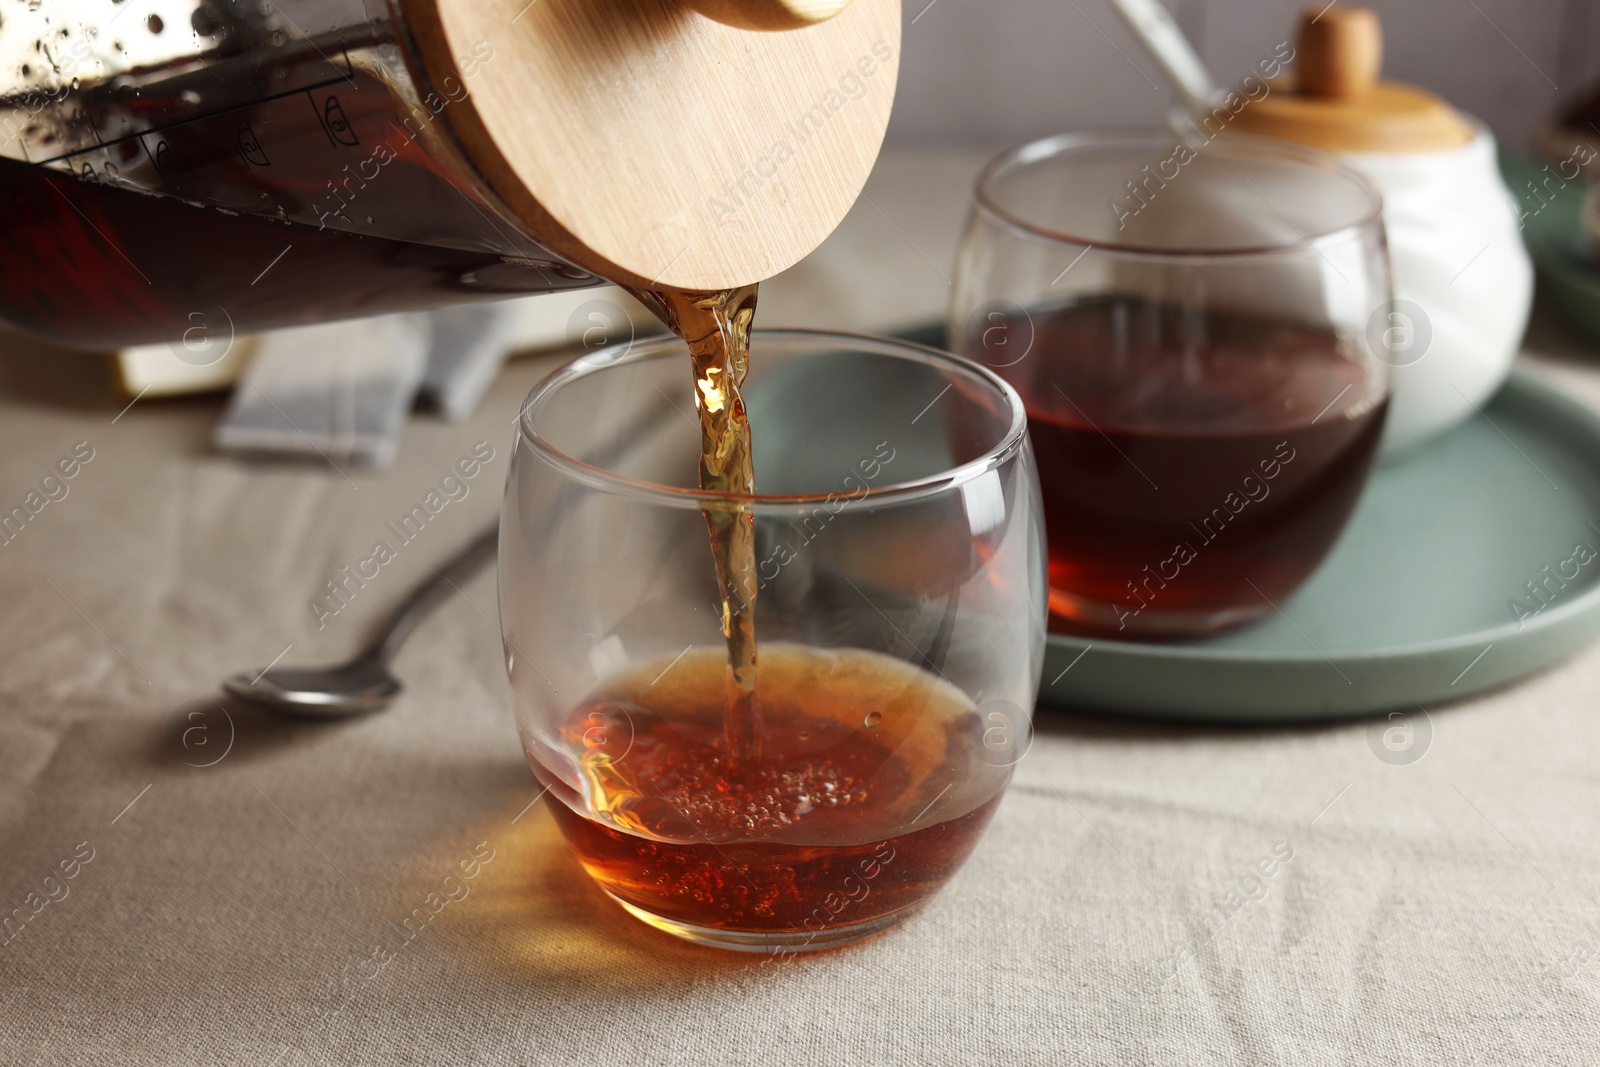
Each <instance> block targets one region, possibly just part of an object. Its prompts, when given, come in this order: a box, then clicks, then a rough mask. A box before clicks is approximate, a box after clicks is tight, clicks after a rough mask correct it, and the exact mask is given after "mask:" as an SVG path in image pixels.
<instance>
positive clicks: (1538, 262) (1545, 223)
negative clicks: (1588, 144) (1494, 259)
mask: <svg viewBox="0 0 1600 1067" xmlns="http://www.w3.org/2000/svg"><path fill="white" fill-rule="evenodd" d="M1555 169H1556V168H1555V167H1554V166H1552V167H1551V169H1550V171H1546V170H1544V164H1543V163H1538V164H1535V163H1534V162H1532V161H1530V160H1526V159H1522V158H1520V157H1518V156H1513V155H1510V154H1502V155H1501V157H1500V172H1501V174H1502V175H1503V176H1504V177H1505V180H1506V184H1507V185H1508V186H1510V188H1511V190H1512V193H1513V195H1514V196H1515V197H1516V198H1517V209H1518V211H1519V212H1521V214H1522V225H1523V229H1522V238H1523V243H1525V244H1526V245H1527V246H1528V254H1529V255H1530V256H1532V257H1533V262H1534V265H1535V266H1537V267H1538V268H1539V281H1540V285H1541V291H1542V292H1543V293H1544V294H1545V295H1546V296H1547V297H1549V298H1550V300H1551V301H1552V302H1553V303H1554V304H1555V306H1556V308H1557V310H1559V311H1560V312H1561V317H1562V318H1563V319H1565V320H1566V322H1567V324H1568V325H1569V326H1571V327H1572V328H1573V329H1574V330H1576V331H1577V332H1578V333H1580V334H1582V335H1583V336H1584V337H1585V338H1587V339H1588V340H1590V341H1596V342H1600V268H1597V267H1596V266H1595V264H1594V262H1593V261H1592V260H1591V259H1590V258H1589V256H1588V254H1587V250H1586V248H1585V244H1586V242H1587V238H1586V236H1585V235H1584V230H1583V222H1582V216H1583V190H1584V186H1583V183H1582V182H1577V181H1571V182H1567V183H1565V184H1564V185H1562V186H1561V187H1560V188H1556V186H1557V185H1558V184H1560V183H1559V175H1557V176H1556V178H1555V179H1552V176H1551V172H1553V171H1555ZM1530 182H1531V183H1533V184H1532V188H1537V189H1539V190H1541V191H1542V192H1543V194H1544V195H1545V196H1548V197H1549V198H1550V199H1549V200H1548V202H1547V201H1545V200H1544V199H1543V197H1542V196H1540V195H1539V194H1537V193H1534V192H1530V191H1529V189H1530V185H1529V183H1530Z"/></svg>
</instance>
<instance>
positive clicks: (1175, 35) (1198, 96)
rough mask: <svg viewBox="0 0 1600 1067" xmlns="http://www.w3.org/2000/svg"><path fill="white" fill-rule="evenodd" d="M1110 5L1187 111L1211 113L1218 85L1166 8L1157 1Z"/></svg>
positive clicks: (1129, 0) (1125, 1)
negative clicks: (1156, 66)
mask: <svg viewBox="0 0 1600 1067" xmlns="http://www.w3.org/2000/svg"><path fill="white" fill-rule="evenodd" d="M1111 6H1112V7H1114V8H1116V9H1117V14H1119V15H1121V16H1122V19H1123V21H1124V22H1126V23H1127V24H1128V28H1129V29H1130V30H1132V31H1133V33H1134V36H1136V37H1138V38H1139V42H1140V43H1141V44H1143V45H1144V46H1145V49H1146V50H1147V51H1148V52H1149V53H1150V55H1151V57H1152V58H1153V59H1154V60H1155V61H1156V63H1157V64H1158V65H1160V67H1161V70H1162V72H1163V73H1164V74H1166V76H1167V78H1168V80H1170V81H1171V82H1172V85H1173V87H1174V88H1175V89H1177V90H1178V95H1179V96H1181V97H1183V104H1184V109H1185V110H1186V111H1188V112H1189V114H1190V115H1191V116H1192V117H1195V118H1202V117H1204V116H1205V115H1207V114H1209V113H1210V111H1211V109H1212V108H1213V107H1214V106H1216V96H1217V84H1216V82H1214V81H1212V80H1211V74H1210V72H1209V71H1207V70H1206V66H1205V64H1204V63H1203V62H1201V60H1200V57H1199V56H1198V55H1196V54H1195V51H1194V47H1193V46H1192V45H1190V44H1189V39H1188V38H1187V37H1185V36H1184V35H1183V31H1182V30H1181V29H1179V28H1178V24H1177V23H1176V22H1174V21H1173V18H1172V15H1171V14H1169V13H1168V11H1167V9H1166V8H1165V7H1162V6H1161V4H1160V3H1159V2H1158V0H1111Z"/></svg>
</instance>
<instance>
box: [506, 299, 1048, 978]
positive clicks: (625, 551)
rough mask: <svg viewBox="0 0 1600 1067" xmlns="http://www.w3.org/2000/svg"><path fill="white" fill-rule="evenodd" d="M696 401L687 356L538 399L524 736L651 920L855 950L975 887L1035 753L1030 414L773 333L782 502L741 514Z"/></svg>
mask: <svg viewBox="0 0 1600 1067" xmlns="http://www.w3.org/2000/svg"><path fill="white" fill-rule="evenodd" d="M692 383H693V375H692V373H691V368H690V362H689V359H688V355H687V353H686V351H685V348H684V345H683V342H681V341H679V340H678V339H677V338H665V339H655V340H649V341H643V342H638V343H633V344H631V345H622V346H617V347H613V348H606V349H601V350H598V351H596V352H593V353H591V354H589V355H587V356H584V357H583V358H581V359H579V360H578V361H577V362H575V363H573V364H571V365H569V366H568V367H566V368H564V369H563V370H561V371H558V372H557V373H556V374H554V375H553V376H551V377H550V378H549V379H547V380H546V381H545V382H544V383H543V384H542V385H540V386H539V387H538V388H536V389H535V390H534V391H533V393H532V394H530V396H529V397H528V400H527V403H526V405H525V407H524V410H523V413H522V417H521V420H520V426H519V432H518V441H517V447H516V449H515V458H514V461H513V465H512V470H511V474H510V481H509V484H508V487H507V495H506V502H505V510H504V516H503V519H502V525H501V531H500V617H501V620H502V623H503V634H504V637H505V652H506V659H507V663H508V666H509V670H510V675H511V685H512V692H513V700H514V704H515V709H516V716H517V725H518V730H519V733H520V735H521V738H522V743H523V746H524V748H525V750H526V751H527V754H528V759H529V762H530V763H531V764H532V766H533V770H534V772H535V774H536V775H537V776H538V778H539V779H540V781H541V782H542V783H543V784H544V785H546V786H547V787H548V788H549V791H550V794H551V797H552V798H553V799H554V801H555V803H554V804H552V810H553V811H554V813H555V818H556V822H557V823H558V824H559V825H560V827H561V829H562V832H563V833H564V834H565V836H566V838H567V841H568V842H569V844H570V845H571V847H572V850H573V851H574V852H575V853H576V854H577V857H578V859H579V860H580V861H581V862H582V864H583V866H584V868H585V869H586V870H587V871H588V872H589V874H590V875H591V876H592V877H593V878H594V879H595V881H597V882H598V883H599V884H600V885H601V887H602V888H603V889H604V890H605V891H606V892H607V893H609V894H610V895H611V896H612V897H613V898H614V899H616V900H617V902H618V903H620V904H621V905H622V906H623V907H624V908H626V909H627V910H628V911H629V912H631V913H633V914H634V915H635V916H637V917H639V918H640V919H643V920H644V921H645V922H647V923H650V924H651V925H653V926H656V927H658V928H660V929H663V930H666V931H668V932H670V933H673V934H676V935H678V936H680V937H684V938H687V939H689V940H692V941H696V942H700V943H702V944H709V945H715V946H719V947H723V948H733V949H745V950H751V951H775V950H793V951H799V950H804V949H814V948H823V947H828V946H832V945H838V944H843V943H845V942H848V941H853V940H856V939H858V938H861V937H865V936H868V935H870V934H873V933H875V932H877V931H879V930H882V929H884V928H885V927H887V926H889V925H891V924H892V923H894V922H896V921H898V920H899V919H900V918H902V917H903V916H904V915H906V914H907V912H908V910H909V909H911V908H913V907H915V906H916V905H917V904H920V903H921V902H922V901H924V900H925V899H926V898H928V897H929V896H930V895H932V894H933V893H934V892H936V891H937V890H938V889H939V887H940V886H941V885H943V884H944V882H945V881H946V880H947V879H948V878H949V877H950V876H951V875H952V874H954V873H955V871H956V869H957V868H958V867H960V866H961V864H962V863H963V862H964V861H965V860H966V858H967V855H968V853H970V852H971V850H972V848H973V846H974V845H975V844H976V843H977V840H978V837H979V835H980V834H981V833H982V832H983V829H984V827H985V826H986V825H987V823H988V821H989V819H990V817H991V816H992V815H993V813H994V811H995V808H996V806H997V805H998V804H999V801H1000V796H1001V793H1002V792H1003V791H1004V789H1005V787H1006V784H1007V782H1008V781H1009V780H1010V777H1011V769H1012V766H1013V764H1015V762H1016V761H1017V759H1018V758H1019V757H1020V756H1021V755H1022V753H1023V752H1024V751H1025V750H1026V747H1027V743H1028V740H1029V738H1030V737H1031V733H1030V717H1031V709H1032V707H1033V701H1034V697H1035V695H1036V694H1037V691H1038V684H1039V671H1040V669H1041V664H1042V661H1043V648H1044V632H1045V614H1046V613H1045V576H1044V544H1043V528H1042V525H1041V519H1040V512H1039V503H1038V492H1039V490H1038V479H1037V476H1036V474H1035V471H1034V467H1033V455H1032V452H1031V451H1030V449H1029V445H1028V437H1027V426H1026V419H1025V415H1024V413H1023V409H1022V404H1021V401H1020V400H1019V398H1018V397H1017V394H1016V392H1015V391H1014V390H1012V388H1011V387H1010V386H1008V385H1006V384H1005V383H1004V382H1003V381H1002V380H1000V379H999V378H998V377H997V376H995V375H994V374H993V373H991V372H989V371H987V370H985V369H983V368H981V367H976V366H973V365H972V364H970V363H968V362H967V361H965V360H961V359H958V358H956V357H953V356H950V355H947V354H945V353H941V352H937V351H934V350H933V349H928V348H921V347H918V346H915V345H909V344H900V343H897V342H892V341H880V340H874V339H869V338H862V337H851V336H844V335H835V334H825V333H811V332H804V331H795V332H762V331H758V332H757V333H756V334H755V335H754V338H753V341H752V345H751V354H750V373H749V377H748V379H747V380H746V382H745V386H744V397H745V401H746V405H747V410H748V412H749V416H750V425H751V430H752V436H753V440H754V454H755V476H756V484H757V486H758V488H759V490H760V492H759V494H755V495H740V494H722V493H715V492H706V491H702V490H701V489H700V488H699V487H698V486H699V481H698V464H699V460H700V445H701V442H700V436H699V431H698V428H697V425H696V423H695V419H694V411H695V406H694V398H693V395H692V388H693V384H692ZM718 512H722V513H723V515H722V516H720V517H719V516H717V513H718ZM729 514H732V515H734V516H735V517H736V518H738V519H748V522H749V524H750V527H749V528H750V529H751V530H752V531H753V533H754V545H755V551H754V556H753V560H754V565H753V574H752V575H751V578H752V582H753V584H754V586H755V590H754V594H753V595H754V597H755V632H756V642H757V668H756V682H755V689H754V702H753V707H752V708H744V707H742V705H741V704H740V702H739V701H738V700H736V699H732V694H731V690H730V672H729V668H728V654H727V646H726V635H725V633H724V623H723V616H722V606H721V602H720V600H719V588H720V587H719V585H718V582H717V576H716V571H715V569H714V566H713V558H712V551H711V545H710V541H709V539H708V533H707V526H708V520H709V519H711V518H713V517H719V518H721V519H724V520H725V519H726V518H727V516H728V515H729ZM737 524H738V523H737V522H736V523H735V525H737ZM720 525H721V526H722V527H723V528H726V526H727V523H726V522H725V521H724V522H721V523H720ZM730 717H737V721H730ZM752 738H753V739H754V745H753V747H752V746H751V739H752Z"/></svg>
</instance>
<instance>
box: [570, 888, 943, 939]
mask: <svg viewBox="0 0 1600 1067" xmlns="http://www.w3.org/2000/svg"><path fill="white" fill-rule="evenodd" d="M601 891H602V892H604V893H605V895H606V896H608V897H610V898H611V899H612V900H614V901H616V902H617V903H618V904H620V905H622V908H623V910H624V911H626V912H627V913H628V914H629V915H632V916H633V917H634V918H636V919H638V920H639V921H640V922H643V923H645V924H647V925H649V926H653V927H655V928H656V929H657V930H662V931H665V932H666V933H669V934H671V935H672V936H673V937H679V938H682V939H683V940H685V941H692V942H694V943H695V944H697V945H705V946H707V947H708V948H721V949H728V950H730V951H733V952H758V953H762V954H766V955H772V954H774V953H779V952H782V953H785V954H787V953H794V952H816V951H819V950H821V949H827V948H838V947H840V946H841V945H849V944H852V943H854V942H856V941H864V940H866V939H867V938H869V937H873V936H874V935H876V934H881V933H883V931H885V930H887V929H889V927H891V926H894V925H895V924H896V923H898V922H900V920H902V919H904V918H905V917H906V916H907V915H910V914H911V912H913V911H915V910H916V909H915V908H914V907H912V908H902V909H901V910H899V911H895V912H890V913H889V914H888V915H880V916H878V917H877V918H875V919H869V920H867V921H866V922H859V923H854V924H851V925H848V926H829V927H824V928H823V929H821V930H806V929H803V928H802V929H799V930H719V929H714V928H712V927H707V926H695V925H694V924H692V923H686V922H679V921H678V920H676V919H668V918H666V917H664V916H661V915H657V914H655V913H654V912H651V911H646V910H644V909H643V908H641V907H639V906H638V905H636V904H630V903H628V902H627V901H626V900H623V899H622V898H621V897H619V896H617V895H616V894H615V893H613V892H611V891H610V890H609V889H606V888H605V887H604V886H602V887H601Z"/></svg>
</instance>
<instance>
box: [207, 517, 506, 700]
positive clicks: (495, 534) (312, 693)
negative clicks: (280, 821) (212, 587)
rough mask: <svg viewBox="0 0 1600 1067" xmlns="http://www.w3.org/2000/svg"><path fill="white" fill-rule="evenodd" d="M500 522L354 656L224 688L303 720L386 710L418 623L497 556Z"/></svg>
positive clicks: (238, 678)
mask: <svg viewBox="0 0 1600 1067" xmlns="http://www.w3.org/2000/svg"><path fill="white" fill-rule="evenodd" d="M499 532H500V526H499V523H495V524H494V525H492V526H490V527H489V528H488V529H486V530H484V531H483V532H482V533H480V534H479V535H478V536H477V537H476V538H474V539H473V541H472V543H471V544H469V545H467V547H466V548H464V549H462V550H461V552H460V553H459V554H458V555H456V557H455V558H454V559H452V560H450V561H449V562H448V563H446V564H445V565H444V566H443V567H440V568H439V569H438V570H437V571H435V572H434V573H433V574H432V575H431V576H430V577H429V578H428V580H427V581H425V582H423V583H422V585H420V586H419V587H418V588H417V590H416V591H415V592H414V593H412V594H411V596H410V597H408V598H407V599H406V601H405V603H403V604H401V605H400V608H399V609H398V610H397V611H396V612H395V613H394V615H393V616H392V617H391V618H390V620H389V622H388V625H386V626H385V627H384V628H383V630H382V632H380V633H379V634H378V636H377V637H376V638H375V639H374V640H373V642H372V644H370V645H368V646H367V647H366V648H365V649H363V650H362V651H361V652H359V653H357V654H356V656H355V658H354V659H351V660H349V661H348V662H345V663H338V664H334V665H332V666H329V667H268V668H267V669H266V670H264V671H258V672H257V673H256V674H255V675H254V676H251V675H250V674H236V675H234V676H233V677H232V678H229V679H228V680H227V681H225V682H223V683H222V688H223V689H225V690H227V691H228V692H229V693H232V694H233V695H234V696H236V697H239V698H240V699H242V700H248V701H250V702H252V703H254V704H258V705H260V706H261V707H263V708H266V709H267V710H269V711H274V712H277V713H278V714H280V715H289V716H293V717H295V718H301V719H342V718H347V717H349V716H351V715H365V714H367V713H369V712H374V711H382V710H383V709H384V708H386V707H388V706H389V704H390V703H391V702H392V701H393V700H394V698H395V697H397V696H399V695H400V690H401V688H402V686H401V685H400V679H398V678H396V677H395V676H394V675H393V674H392V673H390V671H389V664H390V663H391V662H392V661H393V660H394V657H395V653H397V652H399V651H400V646H401V644H403V643H404V642H405V639H406V638H407V637H409V636H411V631H412V630H414V629H416V626H417V623H419V622H420V621H422V618H423V617H424V616H425V615H427V614H428V613H429V612H431V611H432V610H433V609H434V608H436V607H438V606H439V605H440V604H441V603H442V602H443V601H444V600H445V598H446V597H448V596H449V595H450V594H451V593H452V592H454V593H460V592H461V590H460V588H459V584H458V583H460V582H464V581H466V580H467V579H468V578H471V577H472V576H473V575H474V574H476V573H477V572H478V571H479V570H480V569H482V568H483V567H484V566H485V565H486V564H487V563H488V562H489V561H490V560H491V559H493V558H494V554H495V547H496V545H497V544H498V543H499Z"/></svg>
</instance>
